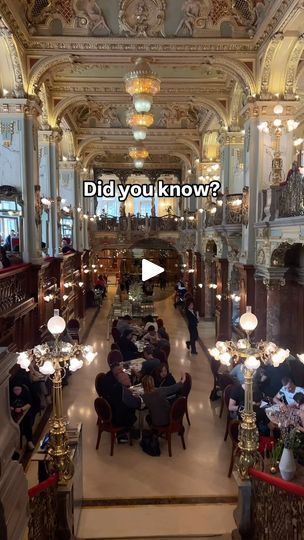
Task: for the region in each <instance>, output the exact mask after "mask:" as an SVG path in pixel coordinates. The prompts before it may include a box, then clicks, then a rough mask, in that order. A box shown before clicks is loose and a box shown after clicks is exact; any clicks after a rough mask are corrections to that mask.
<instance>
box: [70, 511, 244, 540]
mask: <svg viewBox="0 0 304 540" xmlns="http://www.w3.org/2000/svg"><path fill="white" fill-rule="evenodd" d="M234 508H235V504H195V505H193V504H192V505H191V504H189V505H187V504H183V505H179V504H170V505H164V504H162V505H149V506H147V505H146V506H144V505H142V506H115V507H96V508H82V510H81V516H80V525H79V530H78V534H77V538H78V540H190V539H192V538H195V539H196V540H200V539H204V540H208V539H210V540H211V539H212V540H228V539H229V540H230V539H231V532H232V530H233V529H234V528H235V522H234V519H233V510H234Z"/></svg>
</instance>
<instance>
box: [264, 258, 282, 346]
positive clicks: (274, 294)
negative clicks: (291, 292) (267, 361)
mask: <svg viewBox="0 0 304 540" xmlns="http://www.w3.org/2000/svg"><path fill="white" fill-rule="evenodd" d="M286 270H287V269H286V268H269V269H268V276H267V277H265V278H264V284H265V285H266V289H267V321H266V339H267V340H268V341H273V342H274V343H277V344H278V345H280V344H281V341H282V339H281V288H282V287H283V286H284V285H285V278H284V276H285V273H286Z"/></svg>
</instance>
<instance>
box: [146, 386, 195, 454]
mask: <svg viewBox="0 0 304 540" xmlns="http://www.w3.org/2000/svg"><path fill="white" fill-rule="evenodd" d="M186 407H187V400H186V398H185V397H184V396H183V397H180V398H178V399H177V400H176V401H175V402H174V403H173V405H172V407H171V411H170V423H169V425H168V426H153V425H152V426H151V428H152V430H153V431H154V432H155V433H157V434H158V435H164V436H165V437H166V440H167V442H168V452H169V457H172V445H171V438H172V437H171V436H172V434H173V433H178V434H179V435H180V437H181V441H182V445H183V449H184V450H186V444H185V439H184V433H185V428H184V426H183V418H184V415H185V414H186Z"/></svg>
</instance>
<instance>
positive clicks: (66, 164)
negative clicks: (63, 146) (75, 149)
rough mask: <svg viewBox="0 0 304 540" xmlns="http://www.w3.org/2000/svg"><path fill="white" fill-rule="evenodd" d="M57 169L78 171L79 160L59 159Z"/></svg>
mask: <svg viewBox="0 0 304 540" xmlns="http://www.w3.org/2000/svg"><path fill="white" fill-rule="evenodd" d="M59 169H60V170H67V171H68V170H73V171H80V170H81V169H82V165H81V163H80V162H79V161H76V160H73V159H68V160H61V161H59Z"/></svg>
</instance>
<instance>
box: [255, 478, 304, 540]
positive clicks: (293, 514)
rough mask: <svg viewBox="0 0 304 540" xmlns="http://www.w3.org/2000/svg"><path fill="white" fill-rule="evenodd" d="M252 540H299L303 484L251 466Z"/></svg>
mask: <svg viewBox="0 0 304 540" xmlns="http://www.w3.org/2000/svg"><path fill="white" fill-rule="evenodd" d="M249 474H250V477H251V480H252V492H251V531H252V540H301V539H302V538H303V531H304V487H303V486H300V485H297V484H294V483H292V482H286V481H285V480H282V479H281V478H276V477H274V476H272V475H270V474H267V473H264V472H261V471H257V470H255V469H251V470H250V471H249Z"/></svg>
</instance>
